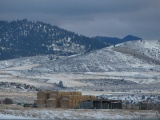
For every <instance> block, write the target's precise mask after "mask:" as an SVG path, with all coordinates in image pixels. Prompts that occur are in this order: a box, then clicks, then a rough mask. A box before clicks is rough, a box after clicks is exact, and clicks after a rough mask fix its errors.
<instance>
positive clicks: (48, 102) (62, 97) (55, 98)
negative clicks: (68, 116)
mask: <svg viewBox="0 0 160 120" xmlns="http://www.w3.org/2000/svg"><path fill="white" fill-rule="evenodd" d="M95 99H96V97H95V96H89V95H82V93H81V92H62V91H49V92H44V91H41V92H38V93H37V100H36V103H37V106H38V107H46V106H47V107H51V108H58V107H61V108H79V103H80V102H81V101H87V100H95Z"/></svg>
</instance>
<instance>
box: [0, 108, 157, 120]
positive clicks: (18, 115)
mask: <svg viewBox="0 0 160 120" xmlns="http://www.w3.org/2000/svg"><path fill="white" fill-rule="evenodd" d="M0 111H1V112H0V118H1V119H31V118H32V119H108V120H110V119H158V118H160V113H159V112H158V111H152V110H109V109H99V110H98V109H90V110H89V109H41V108H37V109H35V108H27V109H26V108H20V107H16V106H13V105H12V106H8V107H7V106H5V107H4V108H3V109H2V107H1V109H0Z"/></svg>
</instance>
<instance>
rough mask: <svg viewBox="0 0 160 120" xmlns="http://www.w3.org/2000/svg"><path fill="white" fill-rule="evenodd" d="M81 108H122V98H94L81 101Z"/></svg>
mask: <svg viewBox="0 0 160 120" xmlns="http://www.w3.org/2000/svg"><path fill="white" fill-rule="evenodd" d="M79 108H81V109H122V101H121V100H93V101H82V102H80V106H79Z"/></svg>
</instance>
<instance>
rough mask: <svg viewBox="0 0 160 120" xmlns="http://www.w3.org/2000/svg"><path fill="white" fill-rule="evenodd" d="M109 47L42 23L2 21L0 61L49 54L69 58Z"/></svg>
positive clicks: (0, 23) (0, 26) (0, 28)
mask: <svg viewBox="0 0 160 120" xmlns="http://www.w3.org/2000/svg"><path fill="white" fill-rule="evenodd" d="M106 46H108V44H107V43H104V42H102V41H97V40H95V39H91V38H89V37H85V36H83V35H78V34H75V33H73V32H70V31H67V30H64V29H61V28H59V27H57V26H52V25H50V24H46V23H43V22H39V21H37V22H31V21H28V20H27V19H24V20H17V21H11V22H7V21H0V60H5V59H13V58H19V57H27V56H35V55H48V54H52V55H58V56H59V55H66V56H68V55H73V54H80V53H85V52H89V51H92V50H96V49H100V48H104V47H106Z"/></svg>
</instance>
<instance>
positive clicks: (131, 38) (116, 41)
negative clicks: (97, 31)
mask: <svg viewBox="0 0 160 120" xmlns="http://www.w3.org/2000/svg"><path fill="white" fill-rule="evenodd" d="M93 38H94V39H96V40H99V41H103V42H106V43H109V44H112V45H116V44H120V43H123V42H127V41H134V40H142V38H139V37H136V36H133V35H127V36H125V37H124V38H122V39H121V38H117V37H102V36H96V37H93Z"/></svg>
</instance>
